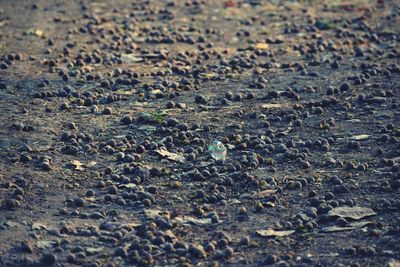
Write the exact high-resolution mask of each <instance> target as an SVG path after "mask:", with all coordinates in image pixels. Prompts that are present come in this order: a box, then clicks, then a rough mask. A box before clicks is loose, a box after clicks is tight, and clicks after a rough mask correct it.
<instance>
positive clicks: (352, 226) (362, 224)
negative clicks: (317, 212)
mask: <svg viewBox="0 0 400 267" xmlns="http://www.w3.org/2000/svg"><path fill="white" fill-rule="evenodd" d="M370 224H373V222H354V223H351V224H349V225H347V226H345V227H340V226H329V227H324V228H322V232H325V233H332V232H345V231H352V230H357V229H361V228H364V227H365V226H368V225H370Z"/></svg>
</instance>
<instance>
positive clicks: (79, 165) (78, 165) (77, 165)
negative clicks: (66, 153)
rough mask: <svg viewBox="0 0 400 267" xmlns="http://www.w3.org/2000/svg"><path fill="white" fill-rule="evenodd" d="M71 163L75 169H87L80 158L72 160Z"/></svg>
mask: <svg viewBox="0 0 400 267" xmlns="http://www.w3.org/2000/svg"><path fill="white" fill-rule="evenodd" d="M71 164H72V165H73V166H74V170H77V171H83V170H84V169H85V168H84V166H83V164H82V163H81V162H80V161H79V160H72V161H71Z"/></svg>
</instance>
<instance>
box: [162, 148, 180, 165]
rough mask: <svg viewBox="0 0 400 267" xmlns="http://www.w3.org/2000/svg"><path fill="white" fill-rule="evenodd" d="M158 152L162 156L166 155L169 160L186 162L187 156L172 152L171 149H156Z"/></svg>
mask: <svg viewBox="0 0 400 267" xmlns="http://www.w3.org/2000/svg"><path fill="white" fill-rule="evenodd" d="M156 152H157V153H158V154H160V155H161V156H163V157H166V158H167V159H169V160H172V161H176V162H181V163H184V162H185V157H184V156H182V155H179V154H176V153H172V152H169V151H167V150H163V149H160V150H156Z"/></svg>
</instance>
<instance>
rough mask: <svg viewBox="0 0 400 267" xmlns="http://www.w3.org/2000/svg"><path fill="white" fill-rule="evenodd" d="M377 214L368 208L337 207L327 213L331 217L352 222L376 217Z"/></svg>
mask: <svg viewBox="0 0 400 267" xmlns="http://www.w3.org/2000/svg"><path fill="white" fill-rule="evenodd" d="M376 214H377V213H376V212H375V211H373V210H372V209H370V208H365V207H346V206H345V207H337V208H334V209H332V210H330V211H329V212H328V216H331V217H335V216H337V217H343V218H350V219H353V220H360V219H362V218H365V217H368V216H373V215H376Z"/></svg>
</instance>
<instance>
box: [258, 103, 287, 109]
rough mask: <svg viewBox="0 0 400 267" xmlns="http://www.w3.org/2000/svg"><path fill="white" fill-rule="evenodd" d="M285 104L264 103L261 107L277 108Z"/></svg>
mask: <svg viewBox="0 0 400 267" xmlns="http://www.w3.org/2000/svg"><path fill="white" fill-rule="evenodd" d="M282 107H283V105H282V104H280V103H267V104H262V105H261V108H265V109H275V108H282Z"/></svg>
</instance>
